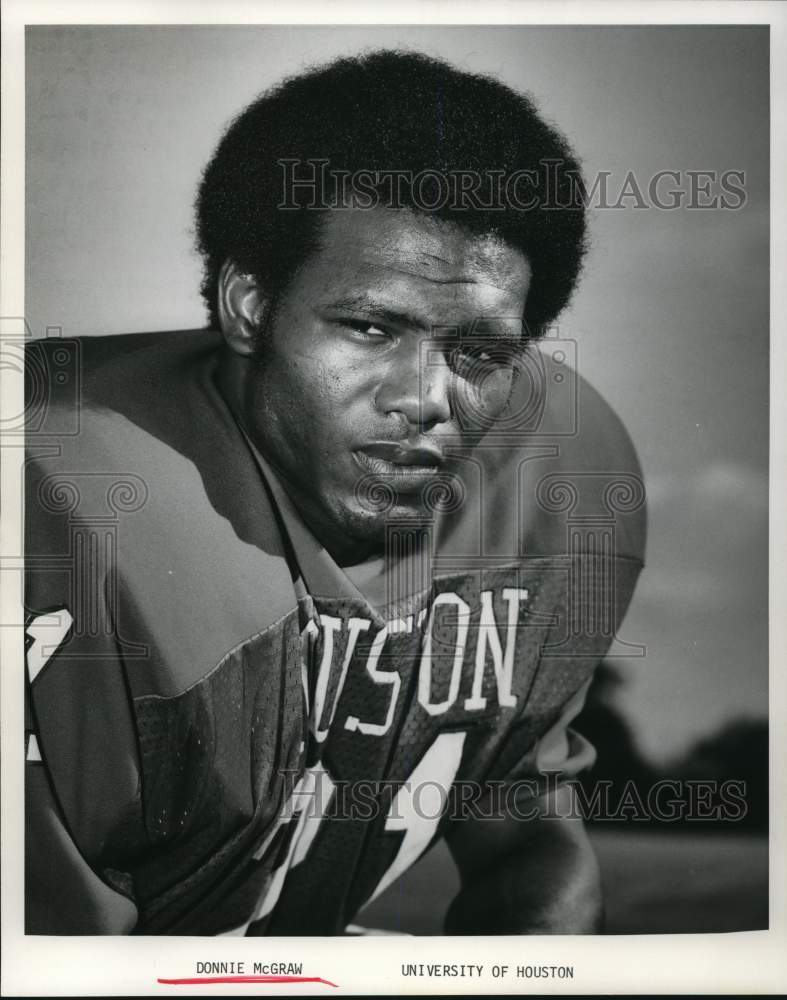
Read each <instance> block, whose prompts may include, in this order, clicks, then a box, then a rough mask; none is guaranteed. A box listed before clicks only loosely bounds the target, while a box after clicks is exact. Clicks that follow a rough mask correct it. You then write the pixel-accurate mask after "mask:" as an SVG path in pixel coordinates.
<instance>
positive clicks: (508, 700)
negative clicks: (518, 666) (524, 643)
mask: <svg viewBox="0 0 787 1000" xmlns="http://www.w3.org/2000/svg"><path fill="white" fill-rule="evenodd" d="M527 598H528V592H527V591H526V590H520V589H519V588H518V587H504V588H503V600H504V601H507V602H508V625H507V628H506V650H505V654H504V653H503V650H502V647H501V645H500V635H499V633H498V631H497V622H496V621H495V613H494V606H493V604H492V591H491V590H482V591H481V617H480V620H479V622H478V644H477V646H476V651H475V674H474V676H473V691H472V694H471V696H470V697H469V698H466V699H465V708H466V709H468V710H470V711H473V710H478V709H482V708H485V707H486V698H484V697H483V695H482V694H481V688H482V685H483V682H484V667H485V665H486V651H487V649H489V652H490V653H491V654H492V664H493V666H494V670H495V680H496V682H497V703H498V704H499V705H502V706H504V707H508V708H513V706H514V705H516V696H515V695H513V694H512V693H511V683H512V680H513V675H514V652H515V650H516V629H517V624H518V622H519V602H520V601H526V600H527Z"/></svg>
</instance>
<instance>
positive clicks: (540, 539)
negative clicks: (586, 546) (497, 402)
mask: <svg viewBox="0 0 787 1000" xmlns="http://www.w3.org/2000/svg"><path fill="white" fill-rule="evenodd" d="M548 350H549V348H548V347H546V348H545V347H544V345H540V346H539V358H541V359H543V358H544V356H545V355H546V354H547V352H548ZM536 367H537V370H536ZM534 372H535V374H533V373H531V375H532V377H531V378H530V379H529V381H528V380H525V379H523V380H522V382H521V383H520V387H519V389H520V393H519V397H518V398H515V399H514V403H513V406H514V409H512V413H514V414H515V415H516V419H514V418H513V417H512V418H511V419H507V420H504V421H503V423H502V424H501V430H496V429H493V430H492V433H490V434H489V435H487V436H486V437H485V438H484V439H483V440H482V441H481V442H480V443H479V445H478V446H477V448H476V449H475V450H474V453H473V461H474V462H475V463H476V464H477V465H478V467H479V473H478V475H480V476H481V477H482V478H483V483H481V484H479V490H483V492H484V494H485V499H484V502H483V509H484V510H485V511H486V517H485V518H483V520H484V521H485V522H486V524H485V531H486V536H487V538H488V539H489V540H490V543H492V544H497V546H498V547H499V548H500V549H501V551H502V550H504V549H505V550H506V551H509V552H517V553H527V554H529V555H531V556H538V555H543V556H551V555H558V554H562V553H565V551H566V546H567V544H568V539H569V534H570V530H571V527H572V525H576V524H578V523H579V522H580V521H582V522H583V523H584V524H590V522H591V521H594V522H595V523H597V524H599V525H600V524H601V523H602V521H606V522H608V524H609V526H610V527H612V526H613V525H614V527H615V531H616V535H617V541H616V544H617V552H618V555H625V556H627V557H629V558H632V559H635V560H637V561H642V559H643V556H644V549H645V535H646V521H645V488H644V481H643V476H642V469H641V466H640V462H639V458H638V456H637V451H636V448H635V446H634V444H633V442H632V439H631V436H630V435H629V433H628V430H627V429H626V426H625V424H624V422H623V421H622V420H621V418H620V416H619V415H618V414H617V413H616V411H615V409H614V408H613V406H612V405H611V404H610V402H609V400H608V399H606V398H605V396H604V395H603V394H602V393H600V392H599V391H598V390H597V389H596V388H595V387H594V386H593V385H591V383H590V382H589V381H588V380H587V379H585V378H584V377H582V376H581V375H580V374H579V373H578V372H577V371H575V370H573V369H571V368H570V367H568V365H567V364H566V363H565V362H564V361H562V360H561V362H560V369H559V371H557V372H552V371H551V370H550V368H549V366H548V364H544V365H543V366H541V360H539V361H538V362H536V364H535V365H534ZM554 375H558V376H559V379H557V380H554ZM536 376H537V377H536Z"/></svg>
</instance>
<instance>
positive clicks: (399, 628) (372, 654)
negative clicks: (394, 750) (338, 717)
mask: <svg viewBox="0 0 787 1000" xmlns="http://www.w3.org/2000/svg"><path fill="white" fill-rule="evenodd" d="M408 626H409V628H408ZM412 627H413V620H412V617H410V618H409V619H408V620H407V621H404V620H403V619H401V618H396V619H394V620H393V621H390V622H388V623H387V625H385V626H383V628H381V629H380V631H379V632H378V633H377V635H376V636H375V637H374V641H373V642H372V648H371V649H370V650H369V659H368V660H367V661H366V672H367V674H368V675H369V676H370V677H371V678H372V680H373V681H374V682H375V684H390V686H391V699H390V701H389V703H388V712H387V714H386V716H385V722H382V723H377V722H361V720H360V719H358V718H357V717H356V716H354V715H348V716H347V720H346V722H345V723H344V728H345V729H349V730H350V732H355V730H356V729H357V730H359V731H360V732H362V733H363V734H364V736H384V735H385V734H386V733H387V732H388V730H389V729H390V727H391V723H392V722H393V717H394V709H395V708H396V699H397V698H398V697H399V688H400V687H401V685H402V679H401V677H400V676H399V674H398V672H397V671H395V670H379V669H378V667H377V664H378V662H379V659H380V655H381V653H382V651H383V647H384V646H385V643H386V642H387V640H388V636H389V635H390V634H392V633H398V632H408V631H410V630H411V629H412Z"/></svg>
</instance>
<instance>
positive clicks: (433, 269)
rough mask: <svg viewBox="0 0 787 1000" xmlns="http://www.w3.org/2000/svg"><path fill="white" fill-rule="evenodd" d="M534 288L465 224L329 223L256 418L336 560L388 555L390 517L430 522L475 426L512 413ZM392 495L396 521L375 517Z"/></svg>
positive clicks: (294, 286) (363, 219)
mask: <svg viewBox="0 0 787 1000" xmlns="http://www.w3.org/2000/svg"><path fill="white" fill-rule="evenodd" d="M529 281H530V268H529V266H528V263H527V260H526V259H525V257H524V256H523V255H522V254H521V253H520V252H518V251H517V250H515V249H513V248H512V247H510V246H508V245H507V244H505V243H503V242H502V241H500V240H498V239H496V238H495V237H492V236H474V235H472V234H469V233H467V232H466V231H464V230H462V229H461V228H460V227H459V226H457V225H455V224H453V223H445V222H440V221H438V220H435V219H433V218H428V217H426V216H422V215H417V214H415V213H411V212H409V211H401V210H400V211H395V210H390V209H374V210H371V211H362V210H337V211H333V212H331V213H329V214H328V215H327V216H326V221H325V223H324V226H323V228H322V232H321V241H320V247H319V249H317V250H316V251H315V252H314V253H313V254H311V255H310V256H309V258H308V259H307V261H306V262H305V264H304V265H303V267H302V268H301V269H300V271H299V272H298V273H297V274H296V276H295V278H294V279H293V281H292V283H291V284H290V285H289V286H288V288H287V291H286V294H285V295H284V296H283V298H282V299H281V300H280V302H279V306H278V309H277V311H276V315H275V318H274V320H273V322H272V324H271V327H270V329H269V331H268V333H267V335H266V340H265V344H264V346H263V349H262V351H263V356H262V360H261V361H260V362H258V363H255V364H252V366H251V368H250V375H249V382H248V383H247V386H246V392H245V397H244V411H245V412H244V415H243V416H244V420H245V422H246V426H247V428H248V429H249V431H250V433H251V434H252V435H253V437H254V439H255V441H256V443H257V444H258V446H259V447H260V449H261V451H262V452H263V454H264V455H265V456H266V458H267V459H268V460H269V461H270V462H271V463H272V464H273V466H274V467H275V468H276V470H277V471H278V473H279V474H280V476H281V477H282V479H283V482H284V485H285V487H286V488H287V491H288V493H289V494H290V496H291V498H292V499H293V500H294V502H295V504H296V506H297V507H298V508H299V510H300V512H301V514H302V515H303V516H304V518H305V520H306V521H307V523H308V524H309V526H310V527H311V529H312V531H313V532H314V533H315V535H316V536H317V537H318V539H319V540H320V541H321V542H322V544H323V545H325V547H326V548H327V549H328V550H329V551H330V552H331V553H332V554H333V555H334V556H335V558H337V559H338V560H339V561H341V562H343V563H345V564H351V563H353V562H357V561H360V560H361V559H363V558H365V557H367V556H369V555H370V554H373V553H374V552H375V551H378V550H380V549H381V546H382V542H383V539H384V530H385V527H384V526H385V521H386V519H387V518H390V517H394V518H396V519H397V520H401V519H411V518H421V517H423V516H424V514H425V513H426V512H427V510H428V507H427V504H426V502H425V493H424V491H425V488H428V487H429V485H430V483H434V482H435V480H439V479H440V478H441V477H444V476H445V475H446V472H447V469H448V463H447V461H446V450H447V447H448V446H449V444H450V445H451V446H453V447H454V448H455V447H456V445H457V444H458V443H461V441H462V440H463V439H464V438H466V436H467V433H468V430H467V425H468V414H469V415H471V416H470V424H471V430H472V423H473V420H474V419H475V422H476V433H477V430H478V421H479V419H480V420H481V422H482V423H483V421H484V420H493V419H494V418H495V417H496V416H497V415H499V413H500V412H501V410H502V409H503V407H504V406H505V405H506V403H507V401H508V397H509V395H510V391H511V387H512V381H513V378H514V369H513V366H512V357H513V356H515V353H516V344H517V342H518V341H519V340H520V339H521V335H522V317H523V314H524V307H525V299H526V296H527V290H528V285H529ZM460 340H463V341H464V344H462V345H460ZM460 410H461V412H462V413H463V414H464V417H463V419H462V420H460ZM473 415H475V417H473ZM379 483H385V484H387V486H386V487H384V488H383V489H384V490H385V492H387V493H388V494H389V496H391V495H392V496H393V503H394V506H393V508H392V509H390V510H389V511H388V512H387V513H382V512H381V511H380V509H379V507H378V506H376V505H375V504H374V502H370V496H371V497H374V495H375V491H374V486H375V484H379ZM391 490H392V491H393V493H392V494H391Z"/></svg>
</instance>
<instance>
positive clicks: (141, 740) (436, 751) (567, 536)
mask: <svg viewBox="0 0 787 1000" xmlns="http://www.w3.org/2000/svg"><path fill="white" fill-rule="evenodd" d="M218 348H219V337H218V335H217V334H215V333H210V332H205V331H197V332H188V333H166V334H144V335H134V336H128V337H112V338H95V339H90V340H83V341H72V342H66V341H58V340H53V341H46V342H39V343H36V344H33V345H31V347H30V349H29V362H30V363H29V365H28V368H29V371H30V373H31V376H32V379H33V382H32V390H31V392H32V394H31V396H30V400H31V409H30V412H31V414H32V417H31V426H30V432H29V435H28V444H29V457H28V462H27V467H26V488H27V500H26V570H27V584H26V607H27V609H28V614H29V623H28V626H27V630H26V640H27V654H26V656H27V681H28V683H27V691H28V695H29V697H28V705H27V711H28V720H27V726H26V739H27V746H26V761H27V766H26V771H27V786H26V802H27V818H26V833H27V850H26V862H27V875H26V880H27V881H26V900H27V929H28V933H53V934H57V933H89V934H95V933H142V934H222V933H251V934H262V933H270V934H333V933H340V932H341V931H342V930H343V929H344V928H345V927H346V926H347V924H348V923H349V922H350V921H351V920H352V919H353V917H354V916H355V914H356V913H357V911H358V909H359V908H360V907H361V906H362V905H363V904H364V903H365V902H367V901H368V900H369V899H371V898H372V897H373V896H374V895H376V894H378V893H379V892H381V891H382V890H383V889H384V888H385V887H386V886H388V885H390V884H391V882H392V881H393V880H394V879H395V878H396V877H397V876H398V875H400V874H401V873H402V872H403V871H405V870H406V868H407V867H408V866H409V865H410V864H412V863H413V862H414V861H415V860H416V859H417V858H418V857H419V856H420V855H421V854H422V853H423V852H424V851H425V850H426V848H427V847H428V846H429V845H430V844H431V843H432V842H433V841H434V840H435V839H436V838H437V837H440V836H442V835H445V834H450V829H451V826H452V824H455V823H460V822H463V821H464V818H463V816H464V814H463V812H462V808H461V806H462V803H465V804H466V803H467V802H468V801H469V800H472V799H473V797H474V796H475V795H476V793H477V792H478V791H479V790H480V791H482V792H483V793H485V794H488V793H489V792H490V790H497V791H499V790H500V789H504V790H505V789H511V788H512V787H516V788H517V789H521V790H523V794H525V795H536V794H537V793H538V791H539V790H540V789H541V788H542V787H543V782H544V780H545V773H546V772H559V773H560V774H561V775H562V776H563V777H565V776H570V775H572V774H574V773H576V771H577V770H578V769H580V768H581V767H583V766H586V765H587V764H588V763H590V762H591V761H592V750H591V748H590V747H589V746H588V745H587V744H586V742H585V741H584V740H583V739H582V738H581V737H579V736H578V735H577V734H576V733H574V732H573V731H572V730H571V728H570V726H569V725H568V723H569V722H570V721H571V719H572V718H573V716H574V715H575V714H576V713H577V712H578V711H579V709H580V707H581V704H582V698H583V695H584V691H585V689H586V687H587V684H588V682H589V680H590V677H591V675H592V671H593V668H594V666H595V665H596V664H597V663H598V661H599V659H600V658H601V657H602V656H603V655H604V654H605V652H606V651H607V650H608V648H609V646H610V644H611V643H613V642H614V643H617V642H619V641H620V640H618V639H617V638H616V630H617V628H618V625H619V622H620V620H621V618H622V615H623V613H624V611H625V609H626V607H627V604H628V602H629V599H630V596H631V593H632V590H633V587H634V584H635V581H636V578H637V575H638V572H639V570H640V567H641V560H642V553H643V544H644V510H643V501H644V495H643V493H642V487H641V480H640V477H639V471H638V467H637V463H636V458H635V455H634V453H633V450H632V448H631V445H630V442H629V440H628V438H627V436H626V434H625V432H624V430H623V428H622V426H621V425H620V423H619V421H618V420H617V418H616V417H615V416H614V414H612V412H611V411H610V410H609V408H608V406H607V405H606V404H605V403H604V402H603V401H602V400H601V399H600V397H599V396H598V395H597V394H596V393H595V392H594V391H593V390H592V389H590V387H589V386H587V385H586V384H585V383H584V382H581V381H580V380H578V379H576V378H575V377H573V376H571V373H568V374H569V378H567V379H566V382H565V392H566V393H572V394H573V396H571V397H569V396H566V395H565V394H564V395H563V397H562V401H561V397H560V396H559V393H558V398H557V399H555V398H551V397H550V396H549V393H547V394H546V395H545V397H544V399H543V400H542V401H541V403H540V404H539V406H540V409H539V411H538V413H537V415H536V416H537V419H534V417H533V413H532V412H531V411H532V407H531V411H528V412H527V413H526V414H525V416H526V417H527V420H528V421H530V423H529V424H528V426H527V427H525V428H524V429H523V428H522V427H517V425H516V421H515V420H509V421H508V422H507V423H506V422H504V424H503V427H502V431H500V432H498V431H495V430H494V429H493V430H492V431H489V432H488V433H487V434H486V435H485V436H483V437H481V438H480V439H479V440H478V441H476V443H475V445H474V446H473V447H465V448H464V449H460V448H459V446H457V449H456V453H455V455H454V464H453V468H454V469H455V472H454V474H453V477H452V481H451V483H450V484H449V487H450V488H447V489H443V490H442V492H441V491H440V490H437V491H436V492H435V494H434V496H433V497H432V501H431V504H432V508H433V516H432V517H431V518H430V519H427V520H425V521H424V524H423V525H422V526H420V527H419V528H414V527H413V525H411V524H407V525H397V524H395V523H391V524H389V525H388V528H387V531H388V537H387V541H386V547H385V550H386V555H385V557H382V558H380V559H376V560H372V561H369V562H367V563H364V564H362V565H360V566H356V567H350V568H344V569H342V568H340V567H339V566H337V565H336V564H335V563H334V561H333V560H332V559H331V557H330V556H329V554H328V553H327V552H326V551H325V549H323V548H322V546H321V545H320V544H319V541H318V540H317V539H316V538H314V537H313V535H312V534H311V533H310V531H309V530H308V529H307V528H306V526H305V525H304V523H303V522H302V520H301V519H300V517H299V516H298V513H297V511H296V510H295V508H294V507H293V505H292V504H291V502H290V500H289V498H288V496H287V494H286V493H285V491H284V489H283V488H282V486H281V484H280V483H279V481H278V480H277V478H276V475H275V474H274V472H273V470H272V469H271V468H270V467H269V466H268V465H267V463H266V462H265V460H264V458H263V456H261V455H260V454H259V453H258V452H257V451H256V450H255V448H254V446H253V444H252V443H251V442H250V441H249V440H248V439H247V438H246V437H245V436H244V434H243V432H242V431H241V430H240V428H239V427H238V425H237V423H236V421H235V420H234V418H233V416H232V414H231V412H230V410H229V408H228V407H227V405H226V403H225V402H224V400H223V398H222V396H221V394H220V393H219V391H218V389H217V388H216V384H215V379H214V376H215V369H216V365H217V359H218ZM58 359H59V360H58ZM544 372H547V369H546V368H544ZM58 373H65V377H64V378H60V379H59V378H57V377H56V376H57V374H58ZM80 373H81V375H80ZM36 379H38V381H36ZM559 385H560V381H559V380H558V381H557V382H555V386H556V387H557V386H559ZM555 391H556V392H557V389H556V390H555ZM567 399H568V401H569V403H570V404H571V405H570V408H569V409H568V410H567V409H565V407H564V405H563V404H564V403H565V401H566V400H567ZM561 407H563V408H562V409H561ZM526 409H527V408H526V407H525V408H520V410H521V412H522V413H525V410H526ZM443 485H445V484H443ZM384 500H385V498H384V496H382V497H381V496H378V497H374V496H372V497H371V498H370V502H382V503H384ZM457 790H460V791H461V794H460V795H457V794H456V792H457Z"/></svg>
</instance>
